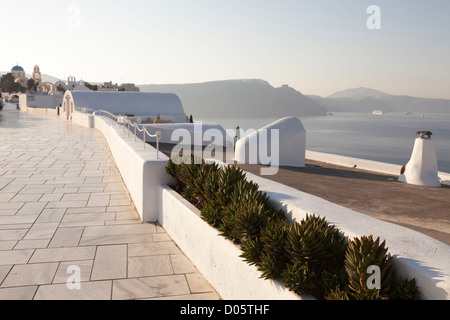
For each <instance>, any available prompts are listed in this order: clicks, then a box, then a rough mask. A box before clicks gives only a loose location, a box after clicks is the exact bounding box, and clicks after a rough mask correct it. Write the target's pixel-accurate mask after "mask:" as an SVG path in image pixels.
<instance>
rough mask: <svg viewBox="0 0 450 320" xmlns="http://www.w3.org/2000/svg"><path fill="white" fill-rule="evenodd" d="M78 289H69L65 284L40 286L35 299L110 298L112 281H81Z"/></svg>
mask: <svg viewBox="0 0 450 320" xmlns="http://www.w3.org/2000/svg"><path fill="white" fill-rule="evenodd" d="M80 286H81V288H80V289H72V290H71V289H69V288H68V287H67V285H66V284H51V285H44V286H40V287H39V288H38V290H37V292H36V294H35V296H34V299H35V300H110V299H111V290H112V281H93V282H81V284H80Z"/></svg>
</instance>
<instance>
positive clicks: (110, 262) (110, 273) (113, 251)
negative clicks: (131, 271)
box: [91, 245, 127, 281]
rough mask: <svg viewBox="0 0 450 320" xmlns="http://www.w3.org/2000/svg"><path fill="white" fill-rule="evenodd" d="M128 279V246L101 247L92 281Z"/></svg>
mask: <svg viewBox="0 0 450 320" xmlns="http://www.w3.org/2000/svg"><path fill="white" fill-rule="evenodd" d="M126 277H127V246H126V245H112V246H99V247H98V248H97V253H96V255H95V259H94V266H93V268H92V275H91V280H93V281H94V280H107V279H120V278H126Z"/></svg>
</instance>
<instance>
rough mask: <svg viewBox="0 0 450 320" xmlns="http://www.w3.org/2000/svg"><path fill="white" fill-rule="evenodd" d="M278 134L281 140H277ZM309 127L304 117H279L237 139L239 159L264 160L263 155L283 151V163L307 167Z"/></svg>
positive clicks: (290, 165) (242, 161)
mask: <svg viewBox="0 0 450 320" xmlns="http://www.w3.org/2000/svg"><path fill="white" fill-rule="evenodd" d="M277 136H278V141H277ZM305 153H306V130H305V128H304V127H303V124H302V122H301V121H300V119H298V118H296V117H287V118H283V119H280V120H278V121H275V122H273V123H271V124H269V125H267V126H265V127H263V128H261V129H259V130H257V131H255V132H253V133H251V134H249V135H247V136H246V137H244V138H242V139H239V140H238V141H237V142H236V148H235V160H236V161H238V162H239V163H249V164H263V165H267V163H265V162H266V161H264V159H263V158H269V157H272V158H273V157H274V155H276V154H278V155H279V165H280V166H288V167H304V166H305Z"/></svg>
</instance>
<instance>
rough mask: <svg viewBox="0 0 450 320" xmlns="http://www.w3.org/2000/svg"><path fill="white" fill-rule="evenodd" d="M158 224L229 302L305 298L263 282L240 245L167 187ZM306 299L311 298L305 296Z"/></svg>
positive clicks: (283, 287) (163, 192)
mask: <svg viewBox="0 0 450 320" xmlns="http://www.w3.org/2000/svg"><path fill="white" fill-rule="evenodd" d="M160 199H161V201H160V202H159V203H160V214H159V220H158V221H159V223H160V224H161V226H162V227H163V228H164V229H165V230H166V231H167V233H168V234H169V235H170V237H171V238H172V239H173V240H174V241H175V242H176V243H177V245H178V246H179V247H180V248H181V250H183V252H184V253H185V254H186V255H187V256H188V257H189V259H190V260H191V261H192V262H193V263H194V265H195V266H196V267H197V269H198V270H199V271H200V272H201V273H202V274H203V275H204V276H205V278H206V279H207V280H208V281H209V282H210V283H211V284H212V285H213V286H214V288H215V289H216V290H217V292H218V293H219V294H220V295H221V297H222V298H223V299H226V300H299V299H301V298H302V297H299V296H298V295H296V294H294V293H293V292H291V291H289V290H288V289H286V287H285V286H284V284H282V283H281V282H278V281H269V280H264V279H261V278H260V276H261V272H259V271H258V270H257V269H256V267H254V266H250V265H249V264H248V263H247V262H245V261H243V260H242V258H240V257H239V256H240V255H241V254H242V251H241V249H240V247H239V246H237V245H235V244H233V243H232V242H231V241H229V240H227V239H225V238H224V237H222V236H221V235H220V234H219V232H218V231H217V230H215V229H214V228H212V227H211V226H209V225H208V224H207V223H206V222H205V221H203V219H202V218H201V217H200V216H199V211H198V210H197V209H196V208H195V207H194V206H193V205H191V204H190V203H189V202H187V201H186V200H184V199H183V198H182V197H181V196H180V195H179V194H177V193H176V192H175V191H173V190H172V189H170V188H169V187H166V186H161V187H160ZM303 299H312V297H311V296H304V297H303Z"/></svg>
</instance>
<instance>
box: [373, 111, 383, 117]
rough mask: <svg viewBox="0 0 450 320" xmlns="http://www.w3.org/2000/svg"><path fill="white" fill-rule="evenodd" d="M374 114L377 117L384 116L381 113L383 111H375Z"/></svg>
mask: <svg viewBox="0 0 450 320" xmlns="http://www.w3.org/2000/svg"><path fill="white" fill-rule="evenodd" d="M372 114H373V115H376V116H382V115H383V111H381V110H374V111H373V112H372Z"/></svg>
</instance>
